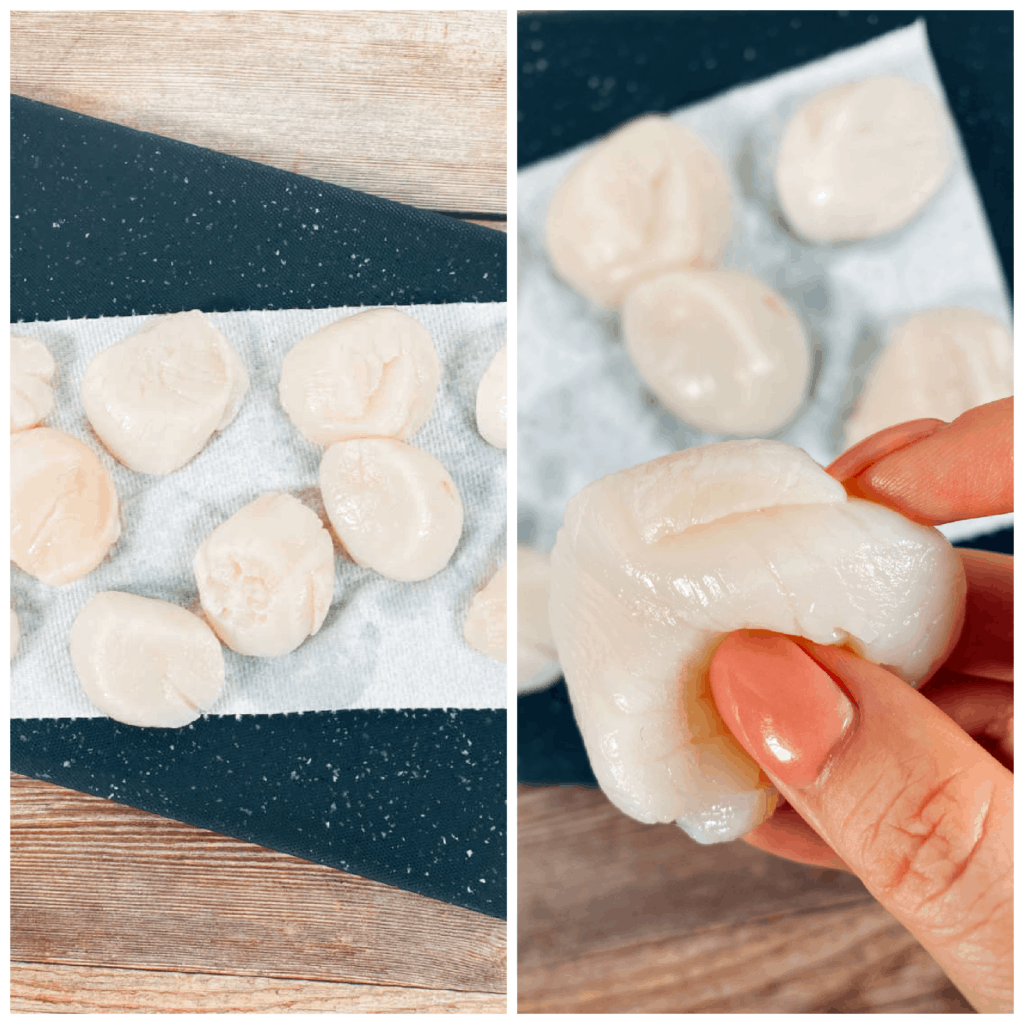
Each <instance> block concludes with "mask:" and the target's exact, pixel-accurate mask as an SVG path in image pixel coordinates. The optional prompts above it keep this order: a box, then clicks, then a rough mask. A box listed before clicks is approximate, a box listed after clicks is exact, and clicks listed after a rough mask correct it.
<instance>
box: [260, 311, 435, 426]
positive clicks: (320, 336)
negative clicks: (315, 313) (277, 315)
mask: <svg viewBox="0 0 1024 1024" xmlns="http://www.w3.org/2000/svg"><path fill="white" fill-rule="evenodd" d="M440 379H441V366H440V363H439V362H438V359H437V349H436V348H434V342H433V339H432V338H431V337H430V332H429V331H428V330H427V329H426V327H424V326H423V324H421V323H420V322H419V321H418V320H414V319H413V318H412V317H411V316H408V315H407V314H405V313H403V312H402V311H401V310H399V309H369V310H367V311H366V312H365V313H357V314H356V315H355V316H347V317H345V318H343V319H342V320H337V321H335V322H334V323H333V324H328V325H327V326H326V327H322V328H320V330H318V331H315V332H314V333H313V334H310V335H308V336H307V337H305V338H303V339H302V341H300V342H299V343H298V345H296V346H295V348H293V349H292V350H291V351H290V352H289V353H288V354H287V355H286V356H285V357H284V363H283V364H282V366H281V383H280V385H279V387H278V395H279V397H280V399H281V405H282V406H283V407H284V411H285V412H286V413H288V416H289V418H290V419H291V421H292V423H294V424H295V426H296V427H297V428H298V429H299V431H301V433H302V434H303V435H304V436H305V437H306V438H307V439H308V440H310V441H312V442H313V443H314V444H322V445H329V444H333V443H334V442H335V441H346V440H348V439H349V438H353V437H397V438H400V439H402V440H404V439H406V438H409V437H412V435H413V434H415V433H416V431H417V430H419V429H420V427H422V426H423V424H424V423H425V422H426V419H427V417H428V416H429V415H430V411H431V409H433V408H434V399H435V397H436V396H437V385H438V382H439V381H440Z"/></svg>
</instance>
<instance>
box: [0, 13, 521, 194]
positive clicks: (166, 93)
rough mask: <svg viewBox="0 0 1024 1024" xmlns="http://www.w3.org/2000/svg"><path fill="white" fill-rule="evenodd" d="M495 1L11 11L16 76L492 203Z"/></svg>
mask: <svg viewBox="0 0 1024 1024" xmlns="http://www.w3.org/2000/svg"><path fill="white" fill-rule="evenodd" d="M505 38H506V14H505V12H504V11H446V12H430V11H404V12H402V11H392V12H358V11H316V12H310V11H288V12H282V11H207V12H192V13H185V12H180V11H149V12H146V11H141V12H139V11H123V12H101V11H89V12H13V13H12V15H11V91H12V92H14V93H17V94H19V95H21V96H27V97H30V98H32V99H36V100H41V101H43V102H45V103H52V104H54V105H56V106H62V107H67V108H69V109H71V110H76V111H79V112H80V113H83V114H90V115H92V116H93V117H99V118H103V119H105V120H109V121H115V122H117V123H119V124H124V125H128V126H130V127H132V128H139V129H142V130H144V131H149V132H155V133H156V134H158V135H164V136H168V137H171V138H176V139H181V140H183V141H185V142H192V143H195V144H196V145H199V146H205V147H208V148H210V149H214V150H217V151H219V152H223V153H231V154H234V155H236V156H241V157H245V158H247V159H251V160H257V161H260V162H261V163H266V164H270V165H272V166H274V167H279V168H283V169H285V170H290V171H295V172H297V173H299V174H304V175H308V176H310V177H313V178H318V179H321V180H324V181H330V182H334V183H336V184H339V185H347V186H348V187H350V188H355V189H359V190H360V191H364V192H369V193H372V194H374V195H379V196H384V197H386V198H388V199H396V200H398V201H399V202H404V203H411V204H412V205H414V206H421V207H424V208H427V209H436V210H452V211H460V212H465V213H466V214H472V213H502V212H504V210H505V196H506V145H505V137H506V115H505V111H506V47H505Z"/></svg>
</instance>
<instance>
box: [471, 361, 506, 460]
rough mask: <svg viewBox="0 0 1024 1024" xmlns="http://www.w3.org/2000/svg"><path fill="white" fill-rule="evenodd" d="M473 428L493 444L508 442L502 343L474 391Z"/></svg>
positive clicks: (502, 445)
mask: <svg viewBox="0 0 1024 1024" xmlns="http://www.w3.org/2000/svg"><path fill="white" fill-rule="evenodd" d="M476 428H477V430H479V431H480V436H481V437H482V438H483V439H484V440H485V441H486V442H487V443H488V444H493V445H494V447H495V448H506V447H507V446H508V349H507V347H506V346H504V345H503V346H502V347H501V348H500V349H499V351H498V352H497V354H496V355H495V356H494V358H493V359H492V360H491V362H490V365H489V366H488V367H487V369H486V371H484V375H483V377H482V378H481V380H480V386H479V387H478V388H477V392H476Z"/></svg>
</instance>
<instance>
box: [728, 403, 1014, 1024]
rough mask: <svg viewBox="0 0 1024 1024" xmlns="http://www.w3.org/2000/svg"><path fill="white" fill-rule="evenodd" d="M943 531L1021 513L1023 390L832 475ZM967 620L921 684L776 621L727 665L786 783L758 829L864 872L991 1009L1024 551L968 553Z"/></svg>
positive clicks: (755, 732)
mask: <svg viewBox="0 0 1024 1024" xmlns="http://www.w3.org/2000/svg"><path fill="white" fill-rule="evenodd" d="M828 471H829V472H830V473H831V474H832V475H833V476H834V477H835V478H836V479H838V480H840V481H841V482H842V483H843V484H844V486H845V487H846V490H847V492H848V493H849V494H850V495H851V496H856V497H862V498H866V499H868V500H871V501H875V502H878V503H879V504H883V505H887V506H888V507H890V508H894V509H897V510H898V511H900V512H902V513H903V514H904V515H905V516H907V517H908V518H910V519H913V520H915V521H916V522H919V523H926V524H930V525H937V524H939V523H945V522H953V521H956V520H959V519H968V518H973V517H976V516H983V515H995V514H998V513H1002V512H1009V511H1011V510H1012V508H1013V399H1012V398H1008V399H1003V400H1001V401H998V402H992V403H990V404H988V405H984V406H979V407H978V408H976V409H972V410H970V411H969V412H966V413H964V414H963V415H962V416H960V417H959V418H958V419H956V420H954V421H953V422H952V423H943V422H942V421H940V420H916V421H914V422H912V423H904V424H900V425H899V426H896V427H891V428H889V429H887V430H884V431H881V432H879V433H878V434H875V435H873V436H872V437H869V438H867V439H865V440H864V441H862V442H861V443H860V444H858V445H856V446H854V447H853V448H852V449H850V451H849V452H846V453H844V454H843V455H842V456H840V457H839V458H838V459H837V460H836V461H835V462H834V463H833V464H832V465H831V466H830V467H829V470H828ZM960 556H961V559H962V560H963V565H964V570H965V573H966V578H967V608H966V617H965V621H964V627H963V631H962V633H961V635H960V639H959V641H958V642H957V644H956V646H955V648H954V649H953V651H952V653H951V655H950V657H949V658H948V659H947V660H946V662H945V663H944V665H943V666H942V667H941V668H940V669H939V671H938V672H937V673H936V674H935V676H934V677H933V678H932V679H931V680H930V681H929V682H928V683H927V684H926V685H925V686H924V687H923V688H922V689H921V690H920V691H917V690H914V689H912V688H911V687H909V686H907V685H906V684H905V683H903V682H902V681H901V680H898V679H896V678H895V677H894V676H893V675H892V674H891V673H889V672H888V671H886V670H885V669H884V668H881V667H879V666H877V665H872V664H870V663H869V662H866V661H863V660H862V659H860V658H857V657H856V656H855V655H853V654H852V653H850V652H849V651H847V650H844V649H842V648H837V647H823V646H819V645H816V644H812V643H810V642H809V641H806V640H803V639H801V638H796V637H785V636H779V635H777V634H771V633H767V632H764V631H760V630H741V631H738V632H736V633H733V634H731V635H730V636H729V637H727V638H726V640H725V641H724V642H723V643H722V645H721V647H720V648H719V649H718V651H717V653H716V655H715V658H714V660H713V661H712V664H711V687H712V691H713V693H714V698H715V702H716V704H717V706H718V708H719V711H720V712H721V713H722V715H723V717H724V719H725V721H726V724H727V725H728V726H729V728H730V729H731V730H732V732H733V733H734V734H735V736H736V737H737V739H739V741H740V742H741V743H742V744H743V746H744V748H745V749H746V750H747V752H748V753H749V754H750V755H751V757H753V758H754V759H755V760H756V761H757V763H758V764H759V765H761V767H762V768H763V769H764V770H765V772H766V773H767V774H768V776H769V777H770V778H771V779H772V781H773V782H774V783H775V785H776V786H777V788H778V790H779V792H780V794H781V796H782V800H780V805H779V808H778V809H777V810H776V812H775V814H774V815H773V816H772V817H771V818H769V819H768V820H767V821H766V822H764V823H763V824H762V825H760V826H759V827H758V828H756V829H755V830H754V831H753V832H751V833H750V834H749V835H747V836H745V837H744V838H745V839H746V841H747V842H749V843H751V844H752V845H754V846H757V847H759V848H760V849H763V850H767V851H768V852H770V853H774V854H777V855H779V856H782V857H786V858H788V859H790V860H796V861H800V862H802V863H806V864H814V865H818V866H822V867H832V868H837V869H840V870H846V871H851V872H853V873H854V874H856V875H857V876H858V877H859V878H860V879H861V881H863V882H864V884H865V886H866V887H867V888H868V890H869V891H870V892H871V893H872V895H873V896H875V898H876V899H878V901H879V902H880V903H881V904H882V905H883V906H885V907H886V908H887V909H888V910H889V911H890V912H891V913H892V914H893V915H894V916H895V917H896V918H898V919H899V920H900V921H901V922H902V923H903V924H904V925H905V926H906V927H907V928H908V929H909V930H910V931H911V932H912V933H913V934H914V935H915V936H916V937H917V939H918V940H919V941H920V942H921V944H922V945H923V946H924V947H925V948H926V949H927V950H928V952H929V953H930V954H931V955H932V956H933V957H934V958H935V960H936V961H937V962H938V963H939V965H940V966H941V967H942V968H943V970H944V971H945V972H946V973H947V974H948V975H949V977H950V978H951V979H952V980H953V981H954V982H955V983H956V985H957V986H958V987H959V988H960V990H961V991H962V992H963V994H964V995H965V996H966V997H967V998H968V999H969V1000H970V1002H971V1004H972V1005H973V1006H974V1007H975V1009H977V1010H978V1011H979V1012H982V1013H1012V1012H1013V774H1012V770H1013V682H1012V680H1013V558H1012V557H1011V556H1008V555H999V554H994V553H990V552H984V551H970V550H965V549H964V550H960Z"/></svg>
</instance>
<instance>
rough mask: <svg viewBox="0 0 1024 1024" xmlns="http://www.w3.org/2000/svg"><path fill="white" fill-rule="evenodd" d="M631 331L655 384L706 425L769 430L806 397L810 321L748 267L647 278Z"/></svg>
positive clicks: (637, 294) (684, 413)
mask: <svg viewBox="0 0 1024 1024" xmlns="http://www.w3.org/2000/svg"><path fill="white" fill-rule="evenodd" d="M622 333H623V337H624V338H625V341H626V348H627V349H628V350H629V354H630V355H631V356H632V357H633V361H634V362H635V363H636V366H637V369H638V370H639V371H640V375H641V376H642V377H643V378H644V380H645V381H646V382H647V385H648V387H650V389H651V390H652V391H653V392H654V393H655V394H656V395H657V396H658V398H660V399H661V401H662V402H663V403H664V404H665V405H666V407H667V408H668V409H670V410H671V411H672V412H673V413H675V414H676V415H677V416H678V417H679V418H680V419H682V420H684V421H685V422H687V423H690V424H692V425H693V426H695V427H698V428H699V429H700V430H706V431H708V432H710V433H713V434H739V435H743V434H745V435H748V436H749V435H755V436H756V435H761V434H770V433H771V432H772V431H774V430H777V429H778V428H779V427H781V426H782V425H783V424H784V423H785V422H786V421H787V420H788V419H790V417H792V416H793V414H794V413H795V412H796V411H797V410H798V409H799V408H800V406H801V404H802V403H803V401H804V399H805V397H806V395H807V385H808V382H809V380H810V373H811V360H810V352H809V348H808V344H807V336H806V334H805V333H804V328H803V324H802V323H801V321H800V318H799V317H798V316H797V315H796V313H794V312H793V310H792V309H791V308H790V307H789V306H788V305H787V304H786V302H785V301H783V299H782V298H781V297H780V296H779V295H777V294H776V293H775V292H774V291H772V290H771V288H769V287H767V285H764V284H762V283H761V282H760V281H759V280H758V279H757V278H756V277H751V276H750V275H749V274H741V273H737V272H736V271H731V270H704V271H676V272H674V273H671V274H664V275H662V276H660V277H657V278H654V279H653V280H651V281H648V282H645V283H644V284H641V285H638V286H637V287H636V288H634V289H633V291H631V292H630V293H629V295H628V296H627V298H626V304H625V306H624V307H623V310H622Z"/></svg>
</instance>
